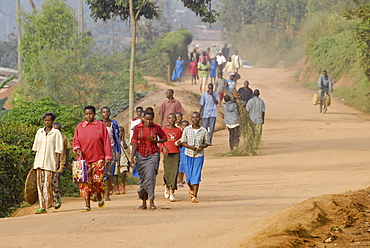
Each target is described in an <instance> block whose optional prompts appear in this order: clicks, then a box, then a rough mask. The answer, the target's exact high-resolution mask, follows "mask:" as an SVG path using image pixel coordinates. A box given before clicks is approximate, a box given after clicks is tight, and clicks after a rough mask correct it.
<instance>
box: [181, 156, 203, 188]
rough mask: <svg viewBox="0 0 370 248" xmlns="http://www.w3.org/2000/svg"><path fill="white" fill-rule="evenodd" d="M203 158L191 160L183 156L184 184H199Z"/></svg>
mask: <svg viewBox="0 0 370 248" xmlns="http://www.w3.org/2000/svg"><path fill="white" fill-rule="evenodd" d="M203 163H204V156H202V157H198V158H192V157H189V156H186V155H185V166H184V169H185V175H186V183H189V184H190V185H194V184H199V183H200V181H201V176H202V168H203Z"/></svg>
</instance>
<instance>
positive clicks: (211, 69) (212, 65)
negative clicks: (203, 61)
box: [209, 58, 217, 84]
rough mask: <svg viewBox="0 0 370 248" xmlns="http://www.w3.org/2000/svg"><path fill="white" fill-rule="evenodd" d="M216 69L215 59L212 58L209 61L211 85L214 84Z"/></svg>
mask: <svg viewBox="0 0 370 248" xmlns="http://www.w3.org/2000/svg"><path fill="white" fill-rule="evenodd" d="M216 68H217V59H216V58H213V59H212V60H211V67H210V69H209V77H210V78H211V84H214V83H215V82H216Z"/></svg>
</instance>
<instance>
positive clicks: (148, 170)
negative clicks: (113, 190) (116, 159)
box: [131, 112, 167, 209]
mask: <svg viewBox="0 0 370 248" xmlns="http://www.w3.org/2000/svg"><path fill="white" fill-rule="evenodd" d="M153 119H154V113H151V112H145V114H144V121H143V122H141V123H140V124H139V125H137V126H136V127H135V128H134V134H133V136H132V140H131V143H132V153H131V164H136V167H137V170H138V172H139V176H140V188H139V190H138V191H137V193H138V195H139V198H140V199H141V200H142V201H143V203H142V205H141V206H140V207H139V209H147V206H146V200H147V199H148V198H149V199H150V207H149V208H150V209H156V208H157V207H156V206H155V205H154V191H155V183H156V177H157V172H158V167H159V151H160V150H159V147H158V143H163V142H166V141H167V137H166V134H165V133H164V132H163V130H162V129H161V127H160V126H158V125H157V124H155V123H153ZM158 137H159V140H158ZM135 160H136V161H135ZM135 162H136V163H135Z"/></svg>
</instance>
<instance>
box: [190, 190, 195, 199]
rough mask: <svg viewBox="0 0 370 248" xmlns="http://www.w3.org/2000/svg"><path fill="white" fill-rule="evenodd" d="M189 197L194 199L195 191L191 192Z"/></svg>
mask: <svg viewBox="0 0 370 248" xmlns="http://www.w3.org/2000/svg"><path fill="white" fill-rule="evenodd" d="M189 197H190V198H193V197H194V191H192V190H189Z"/></svg>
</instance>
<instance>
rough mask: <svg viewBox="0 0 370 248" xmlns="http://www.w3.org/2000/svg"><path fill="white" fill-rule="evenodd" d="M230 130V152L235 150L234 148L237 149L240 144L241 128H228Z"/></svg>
mask: <svg viewBox="0 0 370 248" xmlns="http://www.w3.org/2000/svg"><path fill="white" fill-rule="evenodd" d="M227 130H229V146H230V150H232V149H234V147H237V146H238V144H239V135H240V132H239V126H237V127H235V128H228V129H227Z"/></svg>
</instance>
